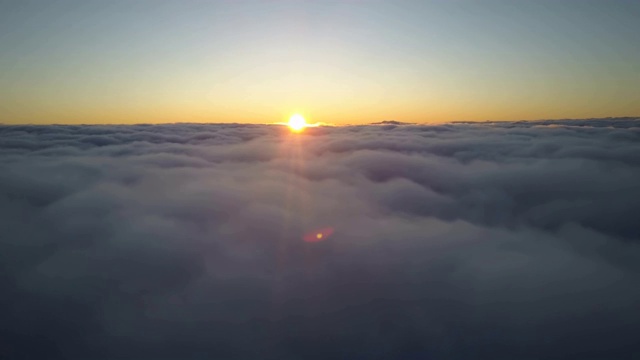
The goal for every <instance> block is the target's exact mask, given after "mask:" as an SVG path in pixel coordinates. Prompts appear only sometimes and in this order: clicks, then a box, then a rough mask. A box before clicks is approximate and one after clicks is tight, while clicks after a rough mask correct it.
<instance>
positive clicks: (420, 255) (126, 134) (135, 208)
mask: <svg viewBox="0 0 640 360" xmlns="http://www.w3.org/2000/svg"><path fill="white" fill-rule="evenodd" d="M639 199H640V120H635V119H590V120H582V121H541V122H509V123H483V124H473V123H456V124H445V125H437V126H420V125H410V124H409V125H402V124H391V123H387V124H382V125H370V126H351V127H318V128H309V129H307V130H306V131H305V132H303V133H301V134H292V133H289V131H288V130H287V129H286V128H283V127H281V126H267V125H264V126H262V125H195V124H183V125H182V124H181V125H157V126H156V125H136V126H5V127H0V266H1V268H0V293H1V294H2V296H0V329H1V334H2V336H0V353H1V354H2V358H16V359H17V358H39V359H40V358H42V359H44V358H47V359H316V358H317V359H376V358H380V359H427V358H434V359H471V358H474V359H540V358H545V359H549V358H580V359H589V358H593V359H604V358H607V359H614V358H615V359H625V358H629V359H631V358H633V356H634V354H638V353H640V345H639V344H638V342H637V334H638V331H640V307H639V304H640V287H639V286H638V284H640V262H639V261H638V259H640V243H639V241H640V222H639V221H638V214H640V201H639Z"/></svg>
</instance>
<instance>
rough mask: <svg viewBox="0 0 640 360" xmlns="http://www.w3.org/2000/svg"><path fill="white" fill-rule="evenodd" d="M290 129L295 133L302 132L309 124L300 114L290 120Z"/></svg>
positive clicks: (292, 116)
mask: <svg viewBox="0 0 640 360" xmlns="http://www.w3.org/2000/svg"><path fill="white" fill-rule="evenodd" d="M288 125H289V128H290V129H291V130H293V131H295V132H300V131H302V130H304V128H306V127H307V122H306V121H305V119H304V118H303V117H302V115H300V114H294V115H291V117H290V118H289V123H288Z"/></svg>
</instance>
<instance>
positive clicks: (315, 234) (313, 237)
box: [303, 227, 333, 242]
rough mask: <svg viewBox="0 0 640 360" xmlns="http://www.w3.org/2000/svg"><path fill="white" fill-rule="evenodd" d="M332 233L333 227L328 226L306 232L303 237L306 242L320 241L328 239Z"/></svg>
mask: <svg viewBox="0 0 640 360" xmlns="http://www.w3.org/2000/svg"><path fill="white" fill-rule="evenodd" d="M331 234H333V228H331V227H327V228H323V229H319V230H315V231H312V232H310V233H308V234H306V235H305V236H304V237H303V239H304V241H306V242H319V241H324V240H326V239H327V238H328V237H329V236H331Z"/></svg>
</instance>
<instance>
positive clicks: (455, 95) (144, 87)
mask: <svg viewBox="0 0 640 360" xmlns="http://www.w3.org/2000/svg"><path fill="white" fill-rule="evenodd" d="M638 17H640V2H638V1H631V0H630V1H625V0H609V1H604V0H601V1H593V0H584V1H577V0H575V1H572V0H567V1H556V0H553V1H552V0H536V1H524V0H513V1H503V0H486V1H475V0H474V1H471V0H466V1H465V0H455V1H433V0H432V1H428V0H420V1H409V0H398V1H364V0H361V1H359V0H343V1H204V0H179V1H178V0H162V1H158V0H113V1H96V0H77V1H75V0H59V1H52V0H42V1H34V0H19V1H18V0H16V1H10V0H0V49H2V51H0V123H5V124H24V123H33V124H47V123H68V124H78V123H87V124H95V123H124V124H127V123H163V122H248V123H272V122H279V121H285V120H286V119H287V118H288V117H289V116H290V115H291V114H293V113H301V114H303V115H304V116H305V117H306V118H307V121H310V122H324V123H332V124H350V123H351V124H361V123H370V122H376V121H382V120H398V121H406V122H417V123H431V122H447V121H454V120H472V121H475V120H516V119H549V118H590V117H608V116H613V117H615V116H637V115H638V114H640V42H639V41H638V40H637V35H638V34H639V33H640V21H638Z"/></svg>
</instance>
